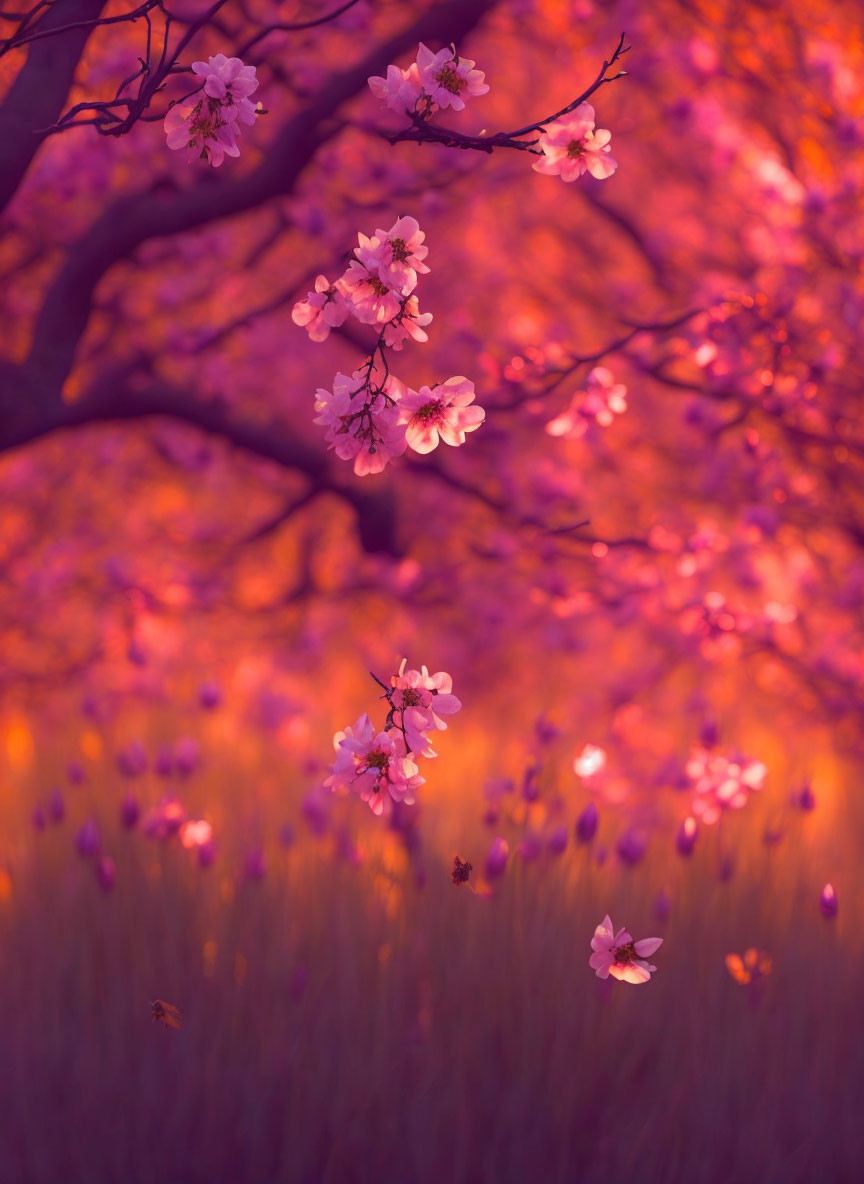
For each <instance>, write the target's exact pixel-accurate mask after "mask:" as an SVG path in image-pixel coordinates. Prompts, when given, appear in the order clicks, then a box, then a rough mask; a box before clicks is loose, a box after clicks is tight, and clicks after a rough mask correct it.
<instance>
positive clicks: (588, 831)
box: [576, 802, 600, 843]
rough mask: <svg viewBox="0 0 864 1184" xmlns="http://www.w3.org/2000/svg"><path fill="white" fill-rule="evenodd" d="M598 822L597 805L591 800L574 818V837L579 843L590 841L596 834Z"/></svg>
mask: <svg viewBox="0 0 864 1184" xmlns="http://www.w3.org/2000/svg"><path fill="white" fill-rule="evenodd" d="M599 822H600V815H599V814H598V813H597V807H596V805H595V804H594V803H593V802H589V803H588V805H587V806H586V807H585V809H584V810H583V811H582V813H581V814H580V815H579V817H578V818H577V819H576V838H577V839H578V840H579V842H580V843H590V842H591V840H592V839H593V838H594V836H595V835H596V834H597V826H598V824H599Z"/></svg>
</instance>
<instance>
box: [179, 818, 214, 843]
mask: <svg viewBox="0 0 864 1184" xmlns="http://www.w3.org/2000/svg"><path fill="white" fill-rule="evenodd" d="M179 834H180V844H181V846H183V847H185V848H186V850H187V851H194V850H195V848H196V847H203V846H204V844H205V843H212V842H213V827H212V826H211V825H210V823H209V822H207V821H206V820H205V819H203V818H199V819H194V818H190V819H189V821H188V822H184V823H183V825H182V826H181V827H180V830H179Z"/></svg>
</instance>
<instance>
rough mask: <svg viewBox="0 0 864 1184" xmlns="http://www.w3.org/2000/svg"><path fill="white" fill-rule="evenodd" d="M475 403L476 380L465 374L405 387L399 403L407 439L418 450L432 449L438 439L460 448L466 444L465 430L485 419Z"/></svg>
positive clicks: (478, 425)
mask: <svg viewBox="0 0 864 1184" xmlns="http://www.w3.org/2000/svg"><path fill="white" fill-rule="evenodd" d="M473 402H474V383H473V382H470V381H469V380H468V379H467V378H464V377H463V376H462V375H456V376H455V377H453V378H448V379H447V381H446V382H443V383H438V384H437V385H435V386H433V387H428V386H421V387H420V390H419V391H413V390H410V389H408V390H406V392H405V394H404V395H403V396H402V399H401V400H400V403H399V415H400V419H401V421H402V423H404V424H405V425H406V428H405V438H406V440H407V442H408V445H409V447H410V448H413V449H414V451H415V452H420V453H425V452H432V451H433V449H435V448H437V447H438V442H439V438H440V439H441V440H443V441H444V443H445V444H450V445H452V446H453V447H457V446H458V445H459V444H464V443H465V433H466V432H473V431H475V429H477V428H479V427H480V424H481V423H482V422H483V420H484V419H485V418H486V412H485V411H484V410H483V408H482V407H477V406H474V407H470V406H469V404H470V403H473Z"/></svg>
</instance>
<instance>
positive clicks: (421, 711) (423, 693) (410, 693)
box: [388, 658, 462, 756]
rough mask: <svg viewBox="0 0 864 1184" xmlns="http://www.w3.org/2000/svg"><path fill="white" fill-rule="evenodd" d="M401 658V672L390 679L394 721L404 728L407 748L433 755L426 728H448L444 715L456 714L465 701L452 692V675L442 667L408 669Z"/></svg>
mask: <svg viewBox="0 0 864 1184" xmlns="http://www.w3.org/2000/svg"><path fill="white" fill-rule="evenodd" d="M407 661H408V660H407V658H403V659H402V664H401V665H400V667H399V673H398V674H394V675H393V677H392V678H391V679H390V683H391V686H392V688H393V690H392V691H391V693H390V694H389V695H388V698H389V701H390V704H391V706H392V707H393V722H394V723H395V725H396V726H397V727H398V728H401V729H402V731H403V734H404V736H405V740H406V743H407V745H408V748H409V749H410V750H411V751H412V752H415V753H420V754H421V755H422V756H430V755H431V756H434V755H435V753H434V752H432V750H431V749H430V748H429V741H428V737H427V736H426V733H427V732H430V731H434V730H442V731H443V730H445V729H446V727H447V724H446V723H445V722H444V720H443V719H441V716H442V715H453V714H454V713H455V712H457V711H460V710H461V708H462V704H461V703H460V702H459V700H458V699H457V698H456V696H455V695H454V694H453V693H452V691H453V679H452V678H451V677H450V675H449V674H447V673H445V672H444V671H443V670H441V671H439V672H438V673H437V674H430V673H429V671H428V670H427V669H426V667H425V666H424V667H422V669H421V670H406V669H405V667H406V665H407Z"/></svg>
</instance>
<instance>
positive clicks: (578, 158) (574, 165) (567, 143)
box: [532, 103, 618, 181]
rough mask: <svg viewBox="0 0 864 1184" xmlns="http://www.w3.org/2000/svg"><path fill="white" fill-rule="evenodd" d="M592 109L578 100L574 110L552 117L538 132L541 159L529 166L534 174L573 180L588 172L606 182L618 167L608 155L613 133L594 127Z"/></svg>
mask: <svg viewBox="0 0 864 1184" xmlns="http://www.w3.org/2000/svg"><path fill="white" fill-rule="evenodd" d="M594 118H595V116H594V108H593V107H592V106H591V104H590V103H580V104H579V106H578V107H577V108H576V110H575V111H570V112H568V113H567V114H566V115H562V116H560V117H559V118H558V119H553V120H552V122H551V123H548V124H546V125H545V127H544V130H543V131H541V133H540V139H539V141H538V147H539V148H540V151H541V152H542V156H541V158H540V160H538V161H535V163H534V164H533V165H532V168H533V169H534V171H535V173H545V174H546V175H547V176H548V177H560V178H561V180H562V181H575V180H576V179H577V178H578V177H581V176H582V174H583V173H585V172H589V173H590V174H591V176H592V177H595V178H596V179H597V180H598V181H605V180H606V179H607V178H608V177H611V176H612V174H613V173H614V172H615V170H616V169H617V168H618V162H617V161H616V160H615V159H614V158H613V157H612V156H610V155H609V154H610V152H611V151H612V146H611V144H610V140H611V139H612V133H611V132H610V131H607V129H606V128H603V127H598V128H595V126H594Z"/></svg>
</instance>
